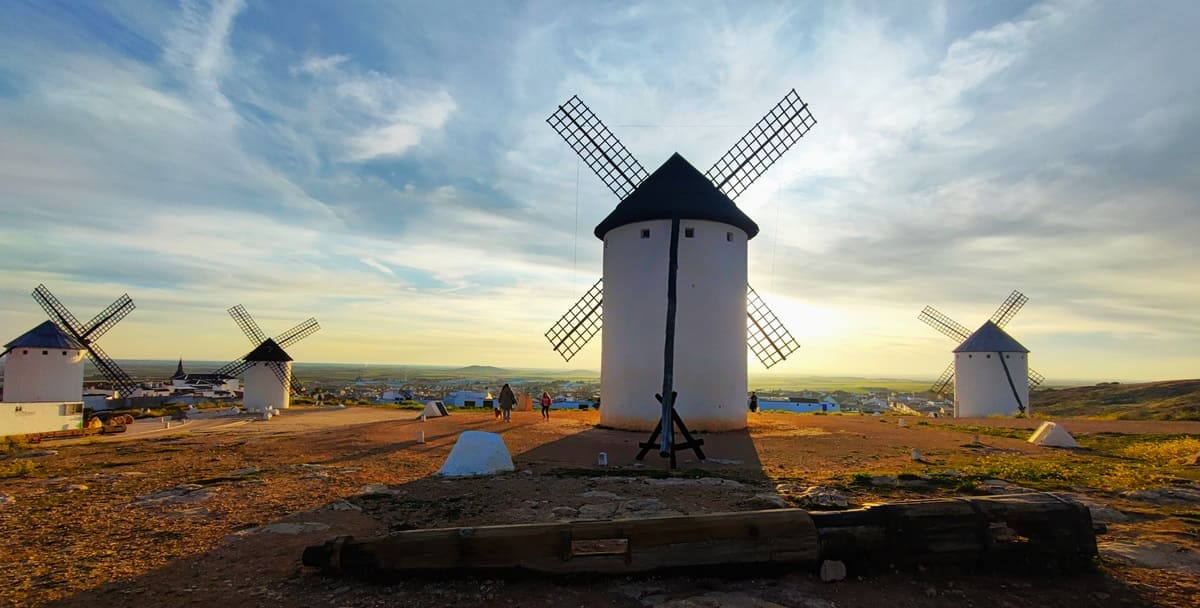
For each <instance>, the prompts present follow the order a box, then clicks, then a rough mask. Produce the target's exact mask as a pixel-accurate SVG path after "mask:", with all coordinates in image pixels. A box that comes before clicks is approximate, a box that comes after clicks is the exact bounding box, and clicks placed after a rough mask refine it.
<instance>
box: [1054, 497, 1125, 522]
mask: <svg viewBox="0 0 1200 608" xmlns="http://www.w3.org/2000/svg"><path fill="white" fill-rule="evenodd" d="M1062 496H1064V497H1065V498H1069V499H1071V500H1073V501H1075V502H1077V503H1079V504H1081V505H1083V506H1085V507H1087V508H1088V510H1089V511H1091V512H1092V521H1094V522H1096V523H1098V524H1119V523H1124V522H1127V521H1129V520H1130V519H1131V518H1130V517H1129V516H1128V515H1126V514H1124V513H1122V512H1120V511H1118V510H1116V509H1114V508H1113V507H1112V506H1111V505H1107V504H1105V503H1102V502H1100V501H1098V500H1093V499H1092V498H1089V497H1087V496H1084V495H1082V494H1067V493H1062Z"/></svg>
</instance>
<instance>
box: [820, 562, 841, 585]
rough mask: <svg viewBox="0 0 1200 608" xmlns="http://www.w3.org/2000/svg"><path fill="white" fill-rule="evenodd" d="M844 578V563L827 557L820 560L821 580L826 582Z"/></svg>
mask: <svg viewBox="0 0 1200 608" xmlns="http://www.w3.org/2000/svg"><path fill="white" fill-rule="evenodd" d="M845 578H846V564H845V563H843V562H840V561H837V560H832V559H827V560H825V561H823V562H821V580H822V581H823V582H826V583H832V582H834V581H840V580H842V579H845Z"/></svg>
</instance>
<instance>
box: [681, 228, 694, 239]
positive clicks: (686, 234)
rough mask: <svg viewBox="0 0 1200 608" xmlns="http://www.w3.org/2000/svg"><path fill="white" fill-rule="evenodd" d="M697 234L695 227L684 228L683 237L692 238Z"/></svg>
mask: <svg viewBox="0 0 1200 608" xmlns="http://www.w3.org/2000/svg"><path fill="white" fill-rule="evenodd" d="M695 236H696V229H695V228H684V229H683V238H685V239H690V238H695Z"/></svg>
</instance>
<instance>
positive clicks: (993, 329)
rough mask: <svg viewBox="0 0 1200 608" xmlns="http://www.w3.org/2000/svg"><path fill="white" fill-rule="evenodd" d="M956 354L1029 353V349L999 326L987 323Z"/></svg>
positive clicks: (959, 346) (960, 345) (955, 350)
mask: <svg viewBox="0 0 1200 608" xmlns="http://www.w3.org/2000/svg"><path fill="white" fill-rule="evenodd" d="M954 352H956V353H1027V352H1029V349H1028V348H1025V347H1024V346H1021V343H1020V342H1017V340H1016V339H1015V338H1013V337H1012V336H1010V335H1008V333H1007V332H1005V331H1004V330H1003V329H1000V326H999V325H996V324H995V323H993V322H991V321H987V322H985V323H984V324H983V325H982V326H981V327H980V328H979V329H977V330H975V333H973V334H971V335H970V336H969V337H968V338H967V339H966V340H963V343H962V344H959V345H958V348H956V349H954Z"/></svg>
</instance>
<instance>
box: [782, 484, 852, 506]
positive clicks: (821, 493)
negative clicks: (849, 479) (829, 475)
mask: <svg viewBox="0 0 1200 608" xmlns="http://www.w3.org/2000/svg"><path fill="white" fill-rule="evenodd" d="M791 498H792V499H793V500H795V501H796V503H797V504H799V505H800V506H803V507H806V508H810V509H845V508H846V507H847V506H849V505H850V500H849V499H848V498H846V495H845V494H842V493H841V492H839V491H837V490H834V489H832V488H824V487H821V486H813V487H811V488H809V489H807V490H805V491H804V493H803V494H798V495H796V496H793V497H791Z"/></svg>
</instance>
